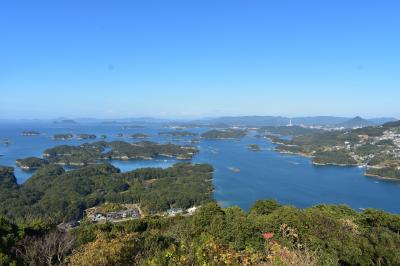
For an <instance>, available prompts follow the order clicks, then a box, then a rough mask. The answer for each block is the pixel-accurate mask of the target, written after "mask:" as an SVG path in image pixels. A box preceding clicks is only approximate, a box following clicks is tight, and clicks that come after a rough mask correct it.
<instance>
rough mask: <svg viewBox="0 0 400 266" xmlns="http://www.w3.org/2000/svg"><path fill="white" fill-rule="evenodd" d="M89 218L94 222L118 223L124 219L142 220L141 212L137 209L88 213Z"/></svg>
mask: <svg viewBox="0 0 400 266" xmlns="http://www.w3.org/2000/svg"><path fill="white" fill-rule="evenodd" d="M87 218H89V219H90V220H91V221H92V222H116V221H119V220H123V219H138V218H140V212H139V210H138V209H136V208H135V209H128V210H123V211H118V212H108V213H101V212H93V213H88V214H87Z"/></svg>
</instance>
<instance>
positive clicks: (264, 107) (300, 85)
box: [0, 0, 400, 118]
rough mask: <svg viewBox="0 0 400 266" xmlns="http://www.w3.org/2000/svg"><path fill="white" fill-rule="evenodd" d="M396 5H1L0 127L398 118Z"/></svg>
mask: <svg viewBox="0 0 400 266" xmlns="http://www.w3.org/2000/svg"><path fill="white" fill-rule="evenodd" d="M399 14H400V1H394V0H393V1H385V0H382V1H376V0H330V1H329V0H327V1H320V0H318V1H317V0H315V1H307V0H304V1H299V0H292V1H285V0H275V1H272V0H271V1H267V0H263V1H261V0H260V1H256V0H253V1H234V0H230V1H222V0H221V1H216V0H213V1H211V0H210V1H207V0H202V1H188V0H186V1H184V0H182V1H173V0H172V1H151V0H150V1H147V0H146V1H128V0H127V1H118V0H114V1H111V0H109V1H101V0H96V1H94V0H91V1H89V0H86V1H85V0H79V1H78V0H65V1H61V0H48V1H40V0H38V1H30V0H29V1H28V0H27V1H18V0H8V1H7V0H5V1H1V3H0V92H1V102H0V118H53V117H58V116H66V117H103V118H119V117H131V116H132V117H133V116H156V117H174V118H177V117H182V118H190V117H202V116H219V115H252V114H254V115H286V116H302V115H339V116H355V115H361V116H365V117H378V116H395V117H399V118H400V104H399V102H400V16H399Z"/></svg>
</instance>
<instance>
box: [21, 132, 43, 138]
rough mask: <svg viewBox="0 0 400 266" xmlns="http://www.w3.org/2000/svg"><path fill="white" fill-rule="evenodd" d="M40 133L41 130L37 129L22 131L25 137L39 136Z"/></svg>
mask: <svg viewBox="0 0 400 266" xmlns="http://www.w3.org/2000/svg"><path fill="white" fill-rule="evenodd" d="M39 135H40V132H37V131H23V132H22V136H25V137H32V136H39Z"/></svg>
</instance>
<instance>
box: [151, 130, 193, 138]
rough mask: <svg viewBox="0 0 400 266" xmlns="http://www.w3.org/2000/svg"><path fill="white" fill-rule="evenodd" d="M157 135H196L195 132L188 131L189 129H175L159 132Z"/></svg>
mask: <svg viewBox="0 0 400 266" xmlns="http://www.w3.org/2000/svg"><path fill="white" fill-rule="evenodd" d="M158 135H161V136H172V137H194V136H197V133H193V132H189V131H182V130H176V131H164V132H159V133H158Z"/></svg>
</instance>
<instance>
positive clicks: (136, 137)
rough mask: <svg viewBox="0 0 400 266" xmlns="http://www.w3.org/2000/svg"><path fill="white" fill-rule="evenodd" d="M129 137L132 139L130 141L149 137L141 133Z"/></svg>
mask: <svg viewBox="0 0 400 266" xmlns="http://www.w3.org/2000/svg"><path fill="white" fill-rule="evenodd" d="M129 137H130V138H132V139H147V138H149V137H150V136H149V135H147V134H143V133H136V134H132V135H130V136H129Z"/></svg>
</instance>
